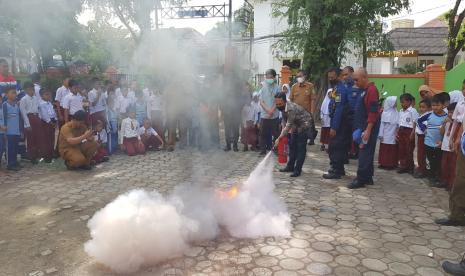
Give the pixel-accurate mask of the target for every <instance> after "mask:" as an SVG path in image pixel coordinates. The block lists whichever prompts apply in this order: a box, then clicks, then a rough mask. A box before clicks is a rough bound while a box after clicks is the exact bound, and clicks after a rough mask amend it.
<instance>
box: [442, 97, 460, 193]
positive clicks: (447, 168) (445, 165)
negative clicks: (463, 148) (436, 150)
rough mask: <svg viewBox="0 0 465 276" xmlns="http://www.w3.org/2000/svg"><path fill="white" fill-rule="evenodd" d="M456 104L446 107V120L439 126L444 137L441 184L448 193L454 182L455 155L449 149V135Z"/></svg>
mask: <svg viewBox="0 0 465 276" xmlns="http://www.w3.org/2000/svg"><path fill="white" fill-rule="evenodd" d="M456 106H457V102H454V103H451V104H449V106H448V107H447V112H448V114H447V118H446V119H445V120H444V122H443V124H442V126H441V134H442V135H444V137H443V139H442V144H441V150H442V159H441V184H442V185H443V186H445V187H446V189H447V190H448V191H450V190H452V186H453V184H454V181H455V168H456V163H457V153H455V152H454V151H453V150H451V148H450V147H449V143H450V135H451V130H452V129H451V128H452V123H453V120H452V115H453V114H454V110H455V107H456Z"/></svg>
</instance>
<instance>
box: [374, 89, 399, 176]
mask: <svg viewBox="0 0 465 276" xmlns="http://www.w3.org/2000/svg"><path fill="white" fill-rule="evenodd" d="M398 127H399V112H398V111H397V97H396V96H390V97H387V98H386V100H385V101H384V108H383V113H382V114H381V125H380V128H379V134H378V137H379V140H380V145H379V154H378V163H379V168H380V169H385V170H393V169H395V168H397V165H398V158H397V142H396V134H397V128H398Z"/></svg>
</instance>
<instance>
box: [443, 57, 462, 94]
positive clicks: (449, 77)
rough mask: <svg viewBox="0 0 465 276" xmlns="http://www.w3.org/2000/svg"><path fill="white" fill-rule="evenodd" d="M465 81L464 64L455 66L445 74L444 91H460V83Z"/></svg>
mask: <svg viewBox="0 0 465 276" xmlns="http://www.w3.org/2000/svg"><path fill="white" fill-rule="evenodd" d="M464 79H465V63H461V64H459V65H457V66H455V67H454V68H453V69H452V70H450V71H448V72H446V81H445V84H444V90H445V91H447V92H450V91H453V90H462V82H463V80H464Z"/></svg>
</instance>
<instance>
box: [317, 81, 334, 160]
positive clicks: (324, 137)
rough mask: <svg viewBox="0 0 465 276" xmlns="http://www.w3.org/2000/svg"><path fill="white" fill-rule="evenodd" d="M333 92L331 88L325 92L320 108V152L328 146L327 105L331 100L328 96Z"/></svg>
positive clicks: (329, 128) (329, 129) (328, 119)
mask: <svg viewBox="0 0 465 276" xmlns="http://www.w3.org/2000/svg"><path fill="white" fill-rule="evenodd" d="M332 91H333V89H332V88H330V89H328V91H326V96H325V98H324V100H323V103H322V104H321V108H320V118H321V134H320V144H321V151H324V150H326V145H328V144H329V133H330V131H331V127H330V126H331V118H330V117H329V103H330V102H331V98H330V97H329V95H330V94H331V92H332Z"/></svg>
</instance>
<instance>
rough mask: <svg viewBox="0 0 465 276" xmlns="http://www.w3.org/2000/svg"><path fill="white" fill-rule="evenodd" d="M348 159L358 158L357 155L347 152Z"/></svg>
mask: <svg viewBox="0 0 465 276" xmlns="http://www.w3.org/2000/svg"><path fill="white" fill-rule="evenodd" d="M349 159H352V160H357V159H358V155H357V154H349Z"/></svg>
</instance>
